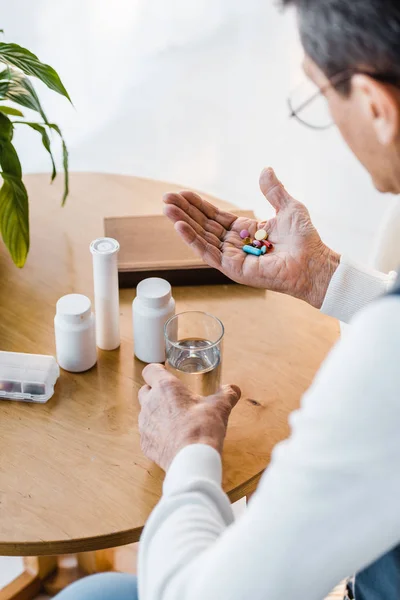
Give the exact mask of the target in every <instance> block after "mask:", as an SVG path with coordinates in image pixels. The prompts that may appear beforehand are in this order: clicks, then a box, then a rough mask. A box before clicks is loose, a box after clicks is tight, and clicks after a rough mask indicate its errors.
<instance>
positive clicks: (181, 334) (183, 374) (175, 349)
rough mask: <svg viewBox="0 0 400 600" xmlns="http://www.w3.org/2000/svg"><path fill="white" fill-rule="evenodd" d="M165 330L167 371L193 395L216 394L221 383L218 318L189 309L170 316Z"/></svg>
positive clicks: (220, 343) (220, 330)
mask: <svg viewBox="0 0 400 600" xmlns="http://www.w3.org/2000/svg"><path fill="white" fill-rule="evenodd" d="M164 331H165V350H166V361H165V366H166V368H167V369H168V371H170V372H171V373H173V374H174V375H175V376H176V377H179V379H180V380H181V381H182V382H183V383H184V384H186V385H187V386H188V387H189V388H190V389H191V390H192V391H193V392H194V393H195V394H199V395H201V396H209V395H211V394H215V392H217V391H218V389H219V387H220V384H221V361H222V340H223V337H224V326H223V324H222V323H221V321H220V320H219V319H217V317H214V316H213V315H210V314H208V313H205V312H201V311H189V312H184V313H180V314H178V315H175V316H174V317H172V318H171V319H169V321H167V322H166V324H165V329H164Z"/></svg>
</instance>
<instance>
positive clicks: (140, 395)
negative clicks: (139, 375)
mask: <svg viewBox="0 0 400 600" xmlns="http://www.w3.org/2000/svg"><path fill="white" fill-rule="evenodd" d="M150 391H151V387H150V386H149V385H143V386H142V387H141V388H140V390H139V393H138V400H139V404H140V406H143V402H145V401H146V398H147V396H148V394H149V392H150Z"/></svg>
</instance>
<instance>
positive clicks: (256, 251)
mask: <svg viewBox="0 0 400 600" xmlns="http://www.w3.org/2000/svg"><path fill="white" fill-rule="evenodd" d="M243 252H246V253H247V254H254V256H261V254H262V251H261V250H259V249H258V248H254V247H253V246H248V245H246V246H243Z"/></svg>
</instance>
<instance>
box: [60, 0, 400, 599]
mask: <svg viewBox="0 0 400 600" xmlns="http://www.w3.org/2000/svg"><path fill="white" fill-rule="evenodd" d="M284 4H293V5H295V7H296V9H297V13H298V21H299V28H300V32H301V38H302V42H303V45H304V49H305V54H306V58H305V61H304V69H305V71H306V74H307V76H308V77H309V79H310V80H311V81H312V82H314V84H315V86H316V92H315V94H314V95H312V96H311V97H310V98H309V99H308V100H306V101H303V102H302V103H301V105H299V106H296V105H293V106H292V109H293V115H294V116H296V117H297V118H298V119H299V120H302V121H303V122H305V123H306V124H309V125H311V126H317V124H316V123H314V122H313V121H312V116H313V106H315V105H316V103H317V102H320V101H321V100H323V101H324V102H326V103H327V105H328V107H329V111H330V114H331V117H332V120H333V122H334V123H335V124H336V125H337V127H338V128H339V130H340V132H341V133H342V135H343V137H344V139H345V140H346V142H347V143H348V145H349V147H350V148H351V149H352V150H353V152H354V153H355V155H356V156H357V157H358V158H359V160H360V161H361V162H362V163H363V165H364V166H365V167H366V169H368V171H369V172H370V174H371V176H372V179H373V182H374V184H375V186H376V187H377V188H378V189H379V190H380V191H382V192H395V193H399V192H400V4H399V2H398V0H286V1H285V2H284ZM260 185H261V190H262V192H263V193H264V195H265V197H266V198H267V200H268V201H269V202H270V203H271V204H272V205H273V207H274V208H275V210H276V217H275V218H273V219H272V220H270V221H268V222H266V223H261V224H260V223H256V222H252V221H247V220H243V219H238V218H236V217H235V215H233V214H230V213H226V212H221V211H220V210H218V209H217V208H215V207H214V206H212V205H210V204H208V203H207V202H204V201H203V200H202V199H201V198H200V197H199V196H197V195H196V194H193V193H190V192H182V193H181V194H169V195H168V196H167V197H166V198H165V213H166V215H167V216H168V217H169V218H170V219H171V220H172V221H174V222H175V228H176V230H177V232H178V234H179V235H181V236H182V238H183V239H184V240H185V241H186V242H187V243H188V244H189V245H190V246H191V247H192V248H193V250H194V251H195V252H197V254H199V255H200V256H201V257H202V258H204V260H205V261H207V262H208V263H209V264H210V265H212V266H213V267H216V268H217V269H220V270H221V271H223V272H224V273H225V274H226V275H228V276H229V277H231V278H232V279H233V280H234V281H237V282H239V283H242V284H245V285H251V286H255V287H259V288H265V289H269V290H275V291H278V292H282V293H287V294H291V295H293V296H295V297H297V298H300V299H302V300H305V301H306V302H309V303H310V304H312V305H313V306H314V307H316V308H318V309H321V310H322V311H323V312H325V313H328V314H330V315H332V316H335V317H337V318H339V319H341V320H342V321H349V320H350V319H352V317H353V316H354V315H355V313H358V314H357V315H356V317H355V318H354V319H352V326H351V328H350V329H349V332H348V334H347V335H346V336H345V337H344V339H343V340H342V341H340V342H339V344H338V345H337V346H336V348H335V349H334V350H333V352H332V353H331V354H330V356H329V357H328V359H327V360H326V362H325V364H324V365H323V367H322V369H321V371H320V372H319V373H318V375H317V377H316V379H315V381H314V383H313V385H312V387H311V389H310V390H309V391H308V392H307V393H306V395H305V397H304V398H303V402H302V406H301V409H300V410H299V411H297V412H296V413H295V414H293V415H292V417H291V427H292V430H291V435H290V437H289V438H288V439H287V440H286V441H284V442H283V443H281V444H279V445H278V446H277V447H276V449H275V451H274V453H273V457H272V460H271V464H270V465H269V467H268V469H267V470H266V472H265V474H264V476H263V478H262V481H261V483H260V485H259V488H258V491H257V492H256V494H255V496H254V498H253V499H252V501H251V502H250V506H249V508H248V510H247V511H246V513H245V515H244V516H243V517H242V518H240V519H239V520H238V521H237V522H234V520H233V516H232V510H231V507H230V504H229V501H228V498H227V497H226V496H225V494H224V492H223V491H222V489H221V458H220V455H221V451H222V446H223V441H224V437H225V432H226V426H227V422H228V418H229V414H230V411H231V410H232V409H233V408H234V406H235V404H236V403H237V401H238V400H239V397H240V391H239V389H238V388H236V387H235V386H228V387H225V388H224V389H223V390H221V392H220V393H218V394H216V395H215V396H212V397H208V398H202V397H198V396H195V395H193V394H191V393H190V392H189V391H188V389H186V388H185V387H184V386H183V385H182V384H181V383H180V382H179V381H178V380H177V379H175V378H174V377H173V376H172V375H171V374H169V373H168V372H167V371H165V369H164V368H163V367H162V366H160V365H150V366H148V367H146V369H145V370H144V373H143V375H144V379H145V381H146V386H145V387H144V388H143V389H142V390H141V392H140V395H139V401H140V404H141V407H142V408H141V414H140V427H141V433H142V446H143V451H144V452H145V454H147V456H148V457H149V458H151V459H152V460H154V461H155V462H157V463H158V464H159V465H160V466H161V467H162V468H163V469H165V471H166V473H167V474H166V479H165V483H164V490H163V497H162V498H161V500H160V502H159V504H158V506H157V507H156V508H155V510H154V512H153V514H152V515H151V517H150V519H149V521H148V523H147V525H146V528H145V530H144V534H143V537H142V541H141V546H140V556H139V592H140V598H141V600H205V599H206V600H223V599H226V600H244V599H246V600H247V599H251V600H292V599H293V600H294V599H302V600H303V599H306V598H307V599H308V600H321V599H322V598H323V597H324V596H325V595H326V594H327V593H328V592H329V590H330V589H331V588H332V587H333V586H334V585H335V584H336V583H337V582H338V581H340V580H341V579H342V578H344V577H348V576H350V575H351V574H352V573H358V574H357V575H356V576H355V577H353V578H352V580H349V583H348V586H347V588H348V589H347V594H348V597H349V598H354V597H355V598H357V600H379V599H382V600H383V599H385V600H391V599H393V600H394V599H395V598H397V599H398V598H399V597H400V550H399V547H398V545H399V544H400V510H399V508H398V498H399V497H400V468H399V464H400V392H399V390H400V368H399V358H400V297H399V294H398V292H397V291H396V289H397V288H396V286H393V285H392V284H393V283H394V277H395V275H394V274H388V275H385V274H382V273H377V272H373V271H370V270H368V269H363V268H360V267H359V266H358V265H355V264H353V263H352V261H351V260H349V259H346V258H345V257H343V256H342V257H341V256H339V255H338V254H337V253H336V252H334V251H332V250H331V249H330V248H328V247H327V246H325V245H324V244H323V242H322V241H321V239H320V237H319V235H318V233H317V231H316V230H315V228H314V227H313V225H312V223H311V220H310V217H309V214H308V212H307V209H306V208H305V207H304V206H303V205H302V204H300V203H299V202H297V201H296V200H295V199H293V198H292V197H291V196H290V195H289V193H288V192H287V191H286V190H285V189H284V187H283V185H282V184H281V183H280V182H279V181H278V179H277V178H276V176H275V174H274V172H273V171H272V170H271V169H266V170H265V171H264V172H263V173H262V175H261V179H260ZM259 227H263V228H265V229H266V230H267V232H268V233H269V239H270V240H271V241H272V242H273V244H274V246H275V249H274V252H273V253H272V254H270V255H268V256H266V257H264V258H263V259H259V258H258V257H255V256H248V255H245V254H244V253H243V251H242V249H241V245H242V244H241V240H240V237H239V232H240V230H242V229H244V228H245V229H249V230H250V232H251V233H252V234H254V232H255V231H256V229H258V228H259ZM391 288H392V292H391V294H390V295H385V292H387V291H388V290H389V289H391ZM360 309H362V310H360ZM132 501H134V499H132ZM119 577H120V576H118V575H110V576H99V578H98V579H96V578H93V579H88V580H86V581H83V583H79V584H77V585H76V586H75V587H72V588H71V590H70V591H67V592H64V595H63V594H61V597H60V600H61V599H62V598H63V599H67V598H69V597H74V598H81V597H82V598H83V597H84V595H85V594H86V596H85V597H88V598H89V597H90V598H93V599H96V598H98V599H100V598H104V599H105V598H107V599H109V598H115V599H120V600H122V599H123V600H125V599H128V598H133V597H134V593H136V592H135V589H136V584H135V581H134V580H133V579H127V578H126V577H124V576H121V580H120V579H119ZM96 586H97V591H96ZM89 590H90V591H89ZM69 594H71V596H69Z"/></svg>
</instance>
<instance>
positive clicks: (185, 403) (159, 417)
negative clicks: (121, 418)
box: [139, 364, 241, 471]
mask: <svg viewBox="0 0 400 600" xmlns="http://www.w3.org/2000/svg"><path fill="white" fill-rule="evenodd" d="M143 378H144V380H145V382H146V385H144V386H143V387H142V388H141V390H140V391H139V402H140V406H141V411H140V415H139V430H140V435H141V446H142V450H143V452H144V454H145V455H146V456H147V457H148V458H150V459H151V460H153V461H154V462H155V463H157V464H158V465H159V466H160V467H161V468H162V469H164V471H167V470H168V467H169V465H170V464H171V462H172V460H173V459H174V457H175V456H176V454H177V453H178V452H179V450H181V449H182V448H184V447H185V446H188V445H189V444H208V445H209V446H212V447H213V448H215V450H217V451H218V452H219V453H221V452H222V447H223V443H224V439H225V435H226V428H227V425H228V419H229V416H230V414H231V411H232V409H233V407H234V406H235V405H236V404H237V402H238V400H239V398H240V394H241V392H240V389H239V388H238V387H237V386H224V387H222V388H221V390H220V391H219V392H217V393H216V394H213V395H212V396H207V397H205V398H204V397H201V396H197V395H196V394H192V392H190V390H189V389H188V388H187V387H186V386H185V385H183V383H181V382H180V381H179V379H177V378H176V377H174V376H173V375H172V374H171V373H169V372H168V371H167V370H166V369H165V367H163V366H162V365H159V364H154V365H148V366H147V367H145V369H144V370H143Z"/></svg>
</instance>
